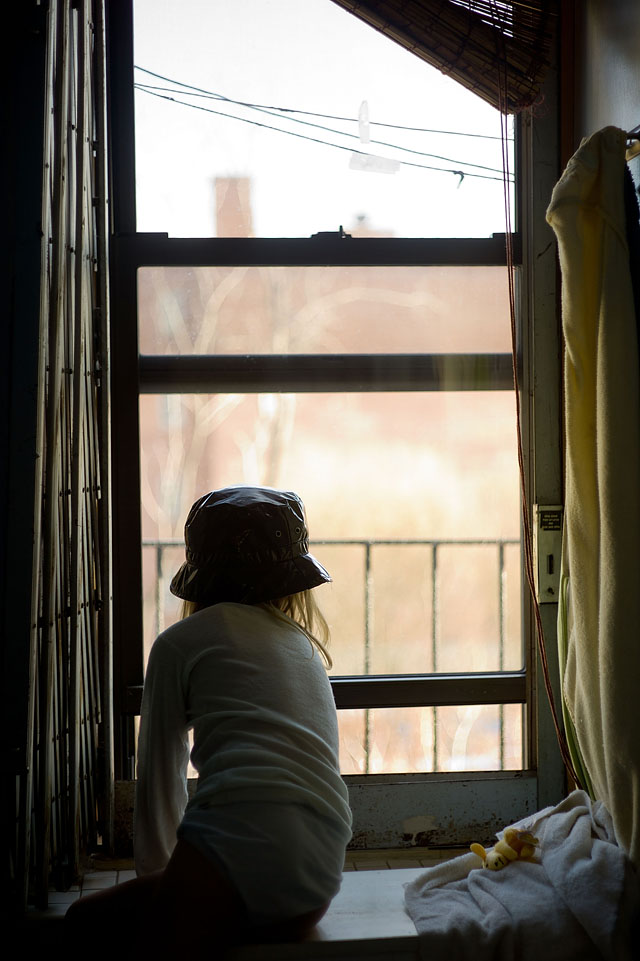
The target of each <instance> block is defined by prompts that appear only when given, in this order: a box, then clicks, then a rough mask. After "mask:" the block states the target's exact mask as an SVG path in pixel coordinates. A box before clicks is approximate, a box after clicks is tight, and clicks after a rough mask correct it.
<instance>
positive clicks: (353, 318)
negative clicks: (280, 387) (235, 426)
mask: <svg viewBox="0 0 640 961" xmlns="http://www.w3.org/2000/svg"><path fill="white" fill-rule="evenodd" d="M138 314H139V340H140V352H141V353H142V354H182V355H188V354H301V353H302V354H323V353H326V354H342V353H413V352H424V353H483V352H484V353H492V352H495V353H499V352H510V351H511V331H510V325H509V302H508V286H507V273H506V268H505V267H389V266H382V267H143V268H141V269H140V270H139V271H138Z"/></svg>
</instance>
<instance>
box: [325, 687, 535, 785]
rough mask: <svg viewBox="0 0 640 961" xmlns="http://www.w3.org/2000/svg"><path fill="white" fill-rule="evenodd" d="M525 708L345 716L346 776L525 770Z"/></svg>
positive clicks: (403, 710)
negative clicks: (523, 732)
mask: <svg viewBox="0 0 640 961" xmlns="http://www.w3.org/2000/svg"><path fill="white" fill-rule="evenodd" d="M523 718H524V708H523V706H522V705H521V704H478V705H470V706H463V707H408V708H385V709H371V710H367V711H362V710H358V711H340V712H339V713H338V723H339V728H340V768H341V771H342V773H343V774H417V773H424V772H431V771H501V770H508V771H510V770H522V768H523V767H524V762H523V734H522V731H523Z"/></svg>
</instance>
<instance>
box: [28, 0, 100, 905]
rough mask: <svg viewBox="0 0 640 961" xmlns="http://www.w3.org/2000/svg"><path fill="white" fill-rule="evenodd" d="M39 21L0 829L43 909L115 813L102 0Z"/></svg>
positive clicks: (58, 3) (61, 2) (63, 1)
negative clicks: (25, 394)
mask: <svg viewBox="0 0 640 961" xmlns="http://www.w3.org/2000/svg"><path fill="white" fill-rule="evenodd" d="M29 10H30V11H31V12H32V13H33V16H34V17H37V15H38V14H39V12H40V11H39V9H38V6H37V5H36V4H35V3H34V4H33V5H32V7H31V8H29ZM34 22H35V23H36V25H38V30H39V31H40V32H41V33H44V35H45V37H46V40H45V42H44V43H43V56H44V59H45V63H44V64H43V69H42V83H43V86H44V116H42V117H41V119H38V121H37V122H39V123H42V124H43V133H42V141H41V142H42V170H43V177H42V207H41V224H40V228H41V234H42V239H41V263H40V317H39V319H38V318H37V317H31V316H19V317H17V318H16V323H19V324H22V325H25V324H34V325H39V343H40V350H39V357H36V358H29V357H26V356H25V357H22V358H21V371H22V376H23V377H25V378H26V377H27V374H28V372H29V371H30V370H31V369H32V368H35V374H34V375H33V377H34V383H35V385H37V386H36V391H35V392H34V393H37V397H34V401H35V402H36V403H37V407H38V423H37V428H36V432H35V436H33V437H28V438H25V440H24V443H25V444H26V443H29V444H32V445H33V463H34V470H35V478H34V489H35V503H34V508H33V520H32V525H31V524H29V525H25V526H26V528H27V529H26V531H25V535H24V536H28V535H29V534H30V533H31V531H32V532H33V561H32V569H31V571H30V573H31V584H32V614H31V630H30V650H29V670H28V675H29V676H28V690H27V691H24V692H21V696H24V698H25V699H26V700H27V701H28V707H27V719H28V720H27V727H26V729H25V730H24V731H21V732H18V733H19V734H20V735H21V737H22V738H23V740H22V742H21V743H20V744H18V745H17V747H16V751H15V754H16V756H18V757H20V758H22V759H23V763H21V764H20V765H19V767H18V771H17V774H16V783H15V787H14V789H13V792H12V794H13V796H12V803H15V811H14V816H13V818H12V825H13V826H14V830H12V831H10V832H9V833H10V835H11V837H10V852H9V863H10V866H11V867H10V881H11V888H12V894H13V898H12V900H13V901H14V908H16V909H19V908H20V906H22V907H24V905H25V904H26V902H27V900H30V901H34V902H35V903H36V905H38V906H39V907H44V906H46V904H47V898H48V888H49V884H50V883H51V881H53V882H54V883H55V885H56V886H57V887H59V888H65V887H68V885H69V884H70V883H71V882H72V881H73V880H74V879H75V877H76V876H77V873H78V869H79V863H80V857H81V853H82V850H83V848H84V847H86V846H88V845H91V844H95V843H96V841H97V839H98V836H102V838H103V840H104V841H105V842H106V843H107V844H108V843H109V842H110V833H111V827H110V825H111V822H112V809H111V805H112V802H111V791H112V787H111V782H112V777H111V773H110V768H111V765H112V748H111V740H112V730H111V711H110V699H111V694H110V687H111V676H110V672H111V667H110V647H111V642H110V634H111V621H110V610H111V584H110V563H111V562H110V507H109V505H110V476H109V475H110V460H109V451H110V447H109V320H108V278H107V197H106V193H107V177H106V156H107V151H106V120H105V117H106V113H105V102H106V101H105V35H104V0H50V2H49V4H48V6H47V9H46V10H45V11H43V12H42V22H41V26H40V25H39V23H40V21H38V20H35V21H34ZM25 109H26V108H25ZM38 186H39V185H37V186H36V189H37V187H38ZM14 646H15V647H17V646H18V645H17V641H16V644H15V645H14ZM23 647H26V645H24V644H22V643H21V644H20V648H21V649H22V648H23ZM17 657H18V654H17V653H16V652H15V651H14V660H15V659H17ZM10 663H13V662H10ZM14 673H15V672H14ZM18 693H20V692H18ZM18 693H16V694H15V697H17V696H18ZM17 736H18V735H16V737H17Z"/></svg>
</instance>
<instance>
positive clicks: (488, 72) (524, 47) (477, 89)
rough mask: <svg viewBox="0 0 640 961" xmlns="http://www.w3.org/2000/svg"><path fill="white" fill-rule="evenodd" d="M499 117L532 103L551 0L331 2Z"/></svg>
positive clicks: (546, 48) (548, 38) (545, 57)
mask: <svg viewBox="0 0 640 961" xmlns="http://www.w3.org/2000/svg"><path fill="white" fill-rule="evenodd" d="M334 3H337V4H338V5H339V6H341V7H344V9H345V10H348V11H349V12H351V13H353V14H354V15H355V16H356V17H359V18H360V19H361V20H364V21H365V22H366V23H368V24H370V25H371V26H372V27H375V29H376V30H379V31H380V32H381V33H384V34H385V35H386V36H388V37H390V39H392V40H395V41H396V42H397V43H399V44H400V45H401V46H403V47H405V48H406V49H407V50H409V51H410V52H411V53H414V54H415V55H416V56H418V57H421V58H422V59H423V60H426V61H427V63H430V64H431V65H432V66H434V67H437V68H438V70H441V71H442V72H443V73H445V74H447V75H449V76H451V77H453V78H454V80H457V81H458V82H459V83H461V84H462V85H463V86H465V87H467V88H468V89H469V90H472V91H473V92H474V93H475V94H477V95H478V96H479V97H482V99H483V100H486V101H487V102H488V103H490V104H491V105H492V106H494V107H496V108H498V109H499V110H501V111H502V112H503V113H517V112H519V111H520V110H522V109H524V108H525V107H528V106H530V105H531V104H533V103H534V102H535V101H536V99H537V98H538V97H539V95H540V86H541V83H542V80H543V78H544V75H545V72H546V70H547V68H548V66H549V63H550V59H551V52H552V44H553V39H554V35H555V25H556V20H557V12H558V0H362V2H360V0H334Z"/></svg>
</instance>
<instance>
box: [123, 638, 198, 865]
mask: <svg viewBox="0 0 640 961" xmlns="http://www.w3.org/2000/svg"><path fill="white" fill-rule="evenodd" d="M188 761H189V742H188V728H187V721H186V707H185V694H184V690H183V683H182V663H181V659H180V658H179V656H178V654H177V652H176V650H175V648H174V647H173V646H172V645H171V644H169V643H168V642H167V641H166V639H165V638H163V637H162V636H161V637H160V638H158V640H157V641H156V643H155V644H154V645H153V647H152V649H151V654H150V655H149V663H148V665H147V672H146V677H145V683H144V692H143V696H142V711H141V719H140V734H139V737H138V780H137V784H136V803H135V814H134V855H135V865H136V871H137V873H138V875H142V874H150V873H151V872H152V871H158V870H160V869H162V868H165V867H166V865H167V862H168V861H169V858H170V857H171V854H172V851H173V849H174V847H175V844H176V830H177V828H178V825H179V824H180V821H181V820H182V815H183V814H184V809H185V807H186V804H187V777H186V772H187V764H188Z"/></svg>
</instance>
